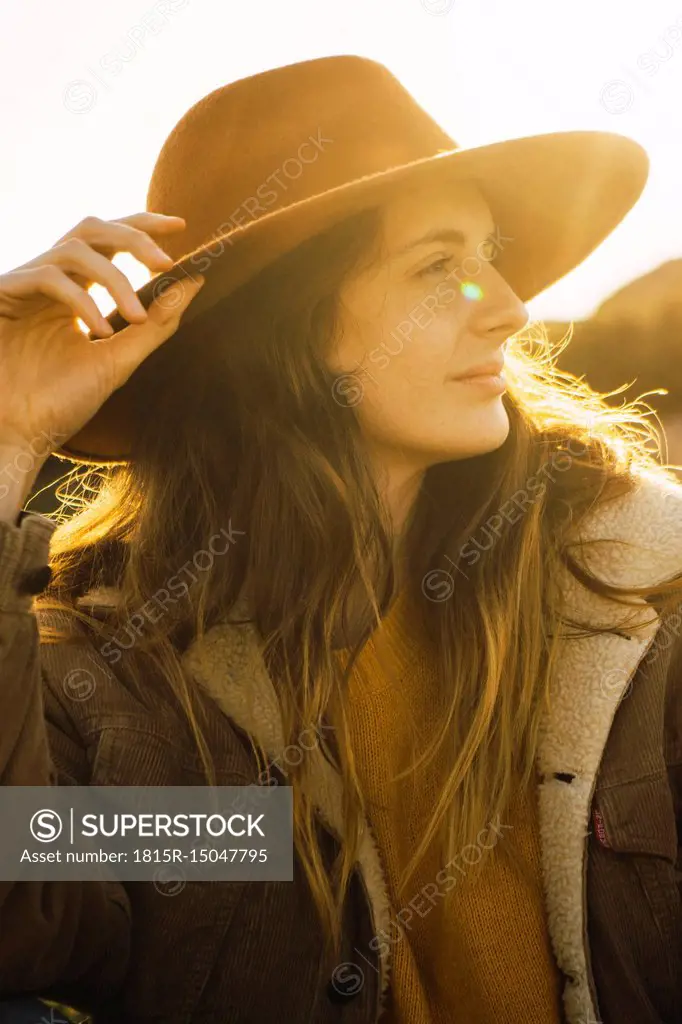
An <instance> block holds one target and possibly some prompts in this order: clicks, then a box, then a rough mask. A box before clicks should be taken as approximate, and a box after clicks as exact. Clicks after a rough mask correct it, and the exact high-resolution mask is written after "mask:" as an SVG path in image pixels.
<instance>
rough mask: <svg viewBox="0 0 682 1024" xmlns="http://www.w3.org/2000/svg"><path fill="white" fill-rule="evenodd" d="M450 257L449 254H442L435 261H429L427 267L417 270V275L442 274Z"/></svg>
mask: <svg viewBox="0 0 682 1024" xmlns="http://www.w3.org/2000/svg"><path fill="white" fill-rule="evenodd" d="M451 259H452V257H451V256H442V257H441V259H439V260H436V261H435V263H429V265H428V267H424V269H423V270H420V271H418V273H417V277H426V276H427V275H428V274H442V273H443V271H444V270H445V269H446V268H447V264H448V263H449V262H450V260H451Z"/></svg>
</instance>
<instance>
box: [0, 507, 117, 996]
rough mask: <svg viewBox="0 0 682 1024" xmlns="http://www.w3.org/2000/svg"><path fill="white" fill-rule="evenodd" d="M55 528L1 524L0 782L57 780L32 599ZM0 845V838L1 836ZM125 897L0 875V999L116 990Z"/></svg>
mask: <svg viewBox="0 0 682 1024" xmlns="http://www.w3.org/2000/svg"><path fill="white" fill-rule="evenodd" d="M55 528H56V524H55V523H53V522H52V521H51V520H48V519H46V518H45V517H44V516H39V515H36V514H26V513H24V514H22V515H20V516H19V517H18V519H17V521H15V522H14V523H11V522H7V521H0V782H1V783H2V784H3V785H5V786H27V785H30V786H47V785H54V784H55V783H56V778H57V776H56V772H55V769H54V767H53V765H52V763H51V759H50V748H49V738H48V733H47V727H46V723H45V719H44V714H43V695H42V678H41V671H40V643H39V633H38V623H37V619H36V616H35V613H34V611H33V595H34V594H36V593H38V592H40V590H42V589H43V588H44V586H45V585H46V583H47V580H48V578H49V548H50V538H51V536H52V533H53V532H54V530H55ZM0 842H2V840H1V839H0ZM130 930H131V928H130V903H129V901H128V897H127V895H126V893H125V890H124V888H123V886H122V885H120V884H119V883H110V882H6V881H1V880H0V998H2V997H7V996H9V995H15V994H19V993H27V992H35V993H39V994H43V995H46V994H48V992H53V993H55V996H53V997H54V998H59V997H60V996H59V993H61V992H63V993H68V994H69V997H70V998H73V996H74V993H75V994H77V996H78V1000H79V1001H78V1003H76V1005H78V1006H79V1007H80V1006H82V1007H83V1008H84V1009H90V1008H91V1007H96V1006H97V1004H98V1003H101V1002H102V1001H106V1000H107V999H108V998H110V997H111V996H113V995H114V993H115V992H116V991H117V990H118V989H119V988H120V986H121V984H122V981H123V978H124V976H125V972H126V968H127V964H128V959H129V955H130Z"/></svg>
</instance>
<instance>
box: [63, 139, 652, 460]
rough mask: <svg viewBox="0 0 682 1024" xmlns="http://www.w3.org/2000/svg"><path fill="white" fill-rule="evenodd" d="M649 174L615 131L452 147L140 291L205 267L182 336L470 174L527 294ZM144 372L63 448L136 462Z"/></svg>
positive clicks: (288, 217)
mask: <svg viewBox="0 0 682 1024" xmlns="http://www.w3.org/2000/svg"><path fill="white" fill-rule="evenodd" d="M648 170H649V159H648V156H647V154H646V151H645V150H644V149H643V148H642V147H641V146H640V145H639V144H638V143H637V142H635V141H634V140H633V139H630V138H627V137H625V136H622V135H619V134H616V133H612V132H598V131H574V132H552V133H549V134H546V135H533V136H528V137H524V138H517V139H509V140H505V141H502V142H495V143H491V144H489V145H485V146H477V147H472V148H469V149H466V148H462V149H453V150H448V151H445V152H442V153H438V154H436V155H434V156H431V157H428V158H426V159H424V160H418V161H414V162H412V163H409V164H405V165H401V166H399V167H393V168H390V169H388V170H386V171H383V172H381V173H379V174H373V175H370V176H368V177H364V178H359V179H356V180H354V181H351V182H348V183H347V184H344V185H342V186H339V187H338V188H334V189H331V190H328V191H326V192H324V193H322V194H320V195H317V196H313V197H310V198H307V199H305V200H303V201H301V202H298V203H293V204H291V205H289V206H287V207H284V208H283V209H280V210H275V211H272V212H271V213H268V214H266V215H265V216H263V217H260V218H259V219H257V220H253V221H252V222H251V223H248V224H244V225H242V226H240V227H237V228H235V229H234V230H232V231H229V232H227V233H225V234H224V235H220V236H216V237H215V238H214V239H212V240H211V242H210V243H208V244H206V245H203V246H201V247H199V248H197V249H195V250H193V251H192V252H190V253H187V254H186V255H184V256H183V257H182V258H181V259H180V260H178V261H177V262H176V263H175V264H174V265H173V266H172V267H171V268H170V269H169V270H166V271H164V272H163V273H162V274H159V275H156V276H155V277H153V278H152V279H151V280H149V281H147V282H146V283H145V284H144V285H143V286H142V287H140V288H139V289H137V295H138V296H139V298H140V300H141V302H142V304H143V305H144V306H145V308H148V307H149V306H150V305H151V303H152V301H153V300H154V298H155V297H157V296H159V295H163V293H164V291H165V290H166V289H167V288H168V287H169V286H170V284H171V283H172V282H173V281H176V280H182V279H183V278H184V277H186V276H196V275H197V274H198V273H201V274H203V276H204V277H205V279H206V283H205V284H204V286H203V288H202V289H201V291H200V292H199V294H198V295H197V296H196V297H195V298H194V299H193V300H192V302H191V303H190V305H189V307H188V308H187V310H186V311H185V313H184V314H183V317H182V319H181V322H180V325H179V327H178V331H177V332H176V334H177V333H178V332H180V331H183V333H184V331H185V329H186V327H187V325H188V324H189V323H191V322H192V320H194V319H195V318H196V317H197V316H199V315H201V313H203V312H205V311H206V310H207V309H209V308H211V307H212V306H213V305H215V304H216V303H217V302H218V301H219V300H220V299H222V298H224V297H226V296H227V295H228V294H229V293H230V292H232V291H234V290H235V289H236V288H238V287H239V286H240V285H242V284H244V283H246V282H247V281H248V280H249V279H250V278H252V277H253V276H254V275H255V274H257V273H258V271H259V270H262V269H263V267H265V266H266V265H267V264H269V263H271V262H272V261H273V260H275V259H277V258H278V257H279V256H282V255H283V254H284V253H286V252H288V251H291V250H292V249H294V248H296V246H297V245H299V244H301V243H302V242H303V241H305V240H306V239H308V238H310V237H311V236H313V235H315V234H318V233H319V232H321V231H324V230H325V229H326V228H328V227H331V226H332V225H333V224H335V223H337V222H338V221H340V220H342V219H344V218H345V217H348V216H351V215H353V214H354V213H357V212H359V211H360V210H362V209H366V208H368V207H369V206H373V205H376V204H378V203H380V202H383V201H386V200H387V199H388V198H389V197H390V194H391V193H392V192H394V190H395V191H398V192H399V191H400V190H401V189H404V187H405V185H406V183H407V182H412V181H413V182H414V184H415V185H419V184H421V185H424V184H427V183H428V182H429V180H431V179H433V180H440V179H442V177H443V176H444V175H445V176H447V177H448V178H451V179H452V180H453V182H455V181H457V180H464V179H470V180H473V181H475V182H476V184H477V185H478V187H479V188H480V190H481V192H482V194H483V196H484V198H485V199H486V201H487V203H488V205H489V207H490V210H491V213H492V216H493V219H494V221H495V224H496V226H497V227H498V229H499V230H500V234H501V236H502V237H503V238H504V239H505V240H506V242H505V244H504V246H503V247H502V248H501V251H500V254H499V256H498V257H497V258H496V264H495V265H496V268H497V269H498V270H499V272H500V273H501V274H502V275H503V277H504V278H505V279H506V280H507V281H508V283H509V284H510V286H511V287H512V288H513V289H514V291H515V292H516V294H517V295H518V296H519V298H520V299H521V301H522V302H528V301H529V300H530V299H532V298H534V297H535V296H536V295H538V294H539V293H540V292H542V291H544V290H545V289H546V288H548V287H549V286H550V285H551V284H554V283H555V282H556V281H558V280H560V279H561V278H562V277H564V276H565V275H566V274H567V273H569V272H570V271H571V270H573V269H574V268H575V267H577V266H578V265H579V264H580V263H582V262H583V260H585V259H586V258H587V257H588V256H589V255H590V253H592V252H593V251H594V250H595V249H596V248H597V246H598V245H599V244H600V243H601V242H602V241H603V240H604V239H605V238H606V237H607V236H608V235H609V234H610V233H611V231H613V229H614V228H615V227H616V226H617V225H618V224H619V223H620V221H621V220H622V219H623V217H624V216H625V215H626V214H627V213H628V211H629V210H630V209H631V208H632V207H633V206H634V204H635V202H636V201H637V199H638V198H639V196H640V195H641V193H642V190H643V188H644V185H645V184H646V180H647V175H648ZM160 212H172V211H160ZM107 319H108V320H109V322H110V323H111V324H112V326H113V327H114V329H115V330H121V329H122V328H124V327H125V326H127V323H128V321H126V320H125V319H124V318H123V317H122V316H121V314H120V313H119V312H118V310H114V311H113V312H112V313H110V314H109V316H108V317H107ZM110 343H114V344H115V341H114V342H110ZM136 373H137V371H135V373H133V374H132V375H131V377H130V378H129V379H128V381H126V383H125V384H124V385H123V387H121V388H119V389H118V390H117V391H115V392H114V393H113V394H112V395H111V396H110V397H109V398H108V399H107V401H106V402H105V403H104V404H103V405H102V407H101V408H100V409H99V410H98V412H97V413H96V414H95V416H93V417H92V419H91V420H90V421H89V422H88V423H86V424H85V426H84V427H82V428H81V429H80V430H79V431H78V433H77V434H75V435H74V436H73V437H71V438H69V440H68V441H67V442H66V443H65V444H63V445H62V446H61V447H60V448H59V449H57V452H56V454H58V455H60V456H63V457H65V458H68V459H71V460H74V461H77V462H85V463H92V464H118V463H123V462H127V461H128V460H129V458H130V451H131V442H132V438H133V436H134V435H133V432H134V431H135V430H136V429H141V427H142V425H143V424H142V422H141V421H140V417H141V416H142V415H143V410H142V409H139V408H137V407H136V406H135V405H134V404H133V402H132V395H133V393H134V380H135V375H136Z"/></svg>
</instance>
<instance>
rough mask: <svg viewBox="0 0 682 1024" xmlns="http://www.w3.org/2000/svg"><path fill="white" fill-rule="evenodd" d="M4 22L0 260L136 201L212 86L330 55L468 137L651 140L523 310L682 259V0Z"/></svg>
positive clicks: (33, 8)
mask: <svg viewBox="0 0 682 1024" xmlns="http://www.w3.org/2000/svg"><path fill="white" fill-rule="evenodd" d="M0 17H1V22H0V25H1V31H0V104H1V108H0V109H2V133H3V147H2V148H3V160H2V163H1V164H0V272H1V271H6V270H9V269H11V268H12V267H15V266H18V265H20V264H21V263H23V262H25V261H26V260H28V259H30V258H32V257H33V256H36V255H38V254H39V253H40V252H42V251H43V250H45V249H47V248H49V247H50V246H51V245H52V244H53V243H54V242H55V241H56V239H57V238H58V237H59V236H60V235H62V234H64V232H65V231H67V230H68V228H69V227H71V226H73V225H74V224H76V223H77V222H78V221H79V220H81V219H82V218H83V217H84V216H86V215H88V214H95V215H97V216H100V217H104V218H107V219H109V218H113V217H120V216H124V215H125V214H129V213H134V212H137V211H138V210H142V209H144V204H145V196H146V191H147V184H148V181H149V177H150V174H151V171H152V167H153V165H154V162H155V159H156V156H157V154H158V152H159V149H160V148H161V145H162V144H163V141H164V139H165V138H166V136H167V135H168V133H169V132H170V131H171V129H172V128H173V126H174V124H175V123H176V122H177V121H178V120H179V118H180V117H181V116H182V115H183V114H184V113H185V111H186V110H187V109H188V108H189V107H190V106H191V105H192V104H193V103H194V102H196V101H197V100H198V99H200V98H201V97H202V96H204V95H206V94H207V93H209V92H210V91H211V90H213V89H215V88H217V87H218V86H220V85H223V84H225V83H227V82H230V81H234V80H236V79H238V78H242V77H244V76H245V75H249V74H254V73H256V72H258V71H261V70H264V69H266V68H270V67H276V66H278V65H283V64H289V63H292V62H294V61H297V60H306V59H309V58H312V57H319V56H326V55H331V54H342V53H357V54H360V55H362V56H366V57H371V58H373V59H375V60H379V61H381V62H382V63H384V64H386V65H387V66H388V67H389V68H390V70H391V71H393V73H394V74H396V75H397V76H398V78H400V79H401V81H402V82H403V83H404V84H405V85H406V86H407V88H408V89H409V90H410V91H411V92H412V94H413V95H414V96H415V98H416V99H417V100H418V101H419V102H420V103H421V104H422V106H424V107H425V108H426V109H427V110H428V111H429V113H431V114H432V116H433V117H435V119H436V120H437V121H439V122H440V124H441V125H442V126H443V127H444V128H445V129H446V131H448V132H449V134H450V135H452V136H453V137H454V138H455V139H456V140H457V142H458V143H459V144H460V145H466V146H470V145H478V144H483V143H487V142H493V141H495V140H498V139H503V138H513V137H514V136H521V135H531V134H535V133H541V132H549V131H561V130H566V129H603V130H608V131H617V132H621V133H622V134H625V135H629V136H631V137H632V138H634V139H636V140H637V141H638V142H640V143H642V144H643V145H644V146H645V148H646V149H647V151H648V153H649V155H650V158H651V161H652V170H651V176H650V179H649V183H648V184H647V187H646V190H645V192H644V194H643V196H642V198H641V199H640V201H639V203H638V204H637V206H636V207H635V209H634V210H633V211H632V212H631V213H630V214H629V215H628V217H627V218H626V219H625V221H623V223H622V224H621V225H620V226H619V227H618V228H617V229H616V231H614V232H613V234H612V235H611V236H610V237H609V239H607V241H606V242H605V243H604V244H603V245H602V246H601V247H600V248H599V250H598V251H597V252H596V253H595V254H593V255H592V256H591V257H590V258H589V259H588V260H586V261H585V262H584V263H583V264H582V266H581V267H579V268H578V269H577V270H576V271H574V272H573V273H572V274H569V275H568V276H567V277H566V278H565V279H564V280H563V281H562V282H560V283H558V284H556V285H555V286H553V287H552V288H550V289H548V290H547V291H546V292H545V293H544V294H543V295H542V296H539V297H538V298H537V299H535V300H534V301H533V302H532V303H530V304H529V308H530V312H531V314H532V316H533V317H546V318H548V319H570V318H579V317H582V316H586V315H589V314H590V312H591V311H592V310H593V309H594V308H595V306H596V305H598V304H599V302H601V301H602V299H604V298H606V296H607V295H608V294H609V293H610V292H612V291H613V290H615V289H616V288H618V287H620V286H621V285H622V284H624V283H625V282H627V281H628V280H631V279H632V278H634V277H637V276H638V275H640V274H642V273H645V272H646V271H648V270H650V269H652V268H653V267H655V266H657V265H658V264H659V263H661V262H663V261H664V260H666V259H670V258H672V257H679V256H682V198H681V194H680V189H681V184H682V118H680V100H681V99H682V0H655V2H654V3H642V2H641V0H598V2H595V0H571V3H559V2H558V0H553V2H548V0H514V2H513V3H510V2H509V0H344V2H343V3H340V4H332V3H329V2H326V3H325V2H320V0H286V2H282V0H252V2H246V3H237V2H235V0H227V2H226V0H151V2H149V0H117V2H116V3H115V4H113V3H112V4H93V3H92V0H62V2H61V3H59V4H48V3H45V0H22V2H21V3H18V4H9V3H8V4H6V5H4V6H3V9H2V14H1V16H0ZM145 26H151V28H150V27H145ZM121 260H122V261H121ZM116 262H117V263H118V264H119V265H120V266H122V267H124V269H125V270H126V272H127V273H129V276H131V278H132V279H133V280H134V283H135V286H136V287H139V285H140V284H142V283H143V281H144V280H146V277H147V274H146V272H145V271H143V270H142V268H141V267H139V265H137V266H136V265H135V264H134V261H132V259H130V261H129V262H126V258H125V257H123V258H121V257H117V260H116ZM135 275H137V276H135ZM111 304H112V303H111V301H110V300H109V301H105V302H104V303H103V305H104V306H106V308H107V309H109V308H111Z"/></svg>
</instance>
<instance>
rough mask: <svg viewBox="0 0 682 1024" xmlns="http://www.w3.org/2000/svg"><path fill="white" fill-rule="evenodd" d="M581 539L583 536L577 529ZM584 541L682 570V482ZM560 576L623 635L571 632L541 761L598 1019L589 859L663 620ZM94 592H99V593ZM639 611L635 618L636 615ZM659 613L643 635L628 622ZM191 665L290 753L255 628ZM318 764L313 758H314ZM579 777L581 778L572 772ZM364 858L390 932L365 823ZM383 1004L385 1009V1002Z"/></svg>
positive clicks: (601, 513)
mask: <svg viewBox="0 0 682 1024" xmlns="http://www.w3.org/2000/svg"><path fill="white" fill-rule="evenodd" d="M576 539H578V536H576ZM579 539H582V540H588V539H589V540H604V539H609V540H610V541H616V542H618V543H616V544H612V543H609V544H600V545H595V546H594V547H591V548H590V549H589V550H588V551H586V552H585V554H584V555H583V559H584V564H585V565H586V566H588V567H589V568H590V569H591V571H592V572H594V573H595V574H597V575H600V576H601V577H602V578H603V579H605V580H606V581H608V582H611V583H615V584H619V585H624V586H640V585H651V584H657V583H660V582H662V581H663V580H665V579H668V578H670V577H671V576H673V575H675V574H677V573H682V487H680V486H678V485H676V484H675V483H673V482H672V481H666V480H665V479H662V478H660V477H659V476H658V475H653V474H642V475H640V477H639V481H638V486H637V488H636V489H635V490H634V491H633V492H631V493H630V494H627V495H625V496H624V497H621V498H618V499H616V500H613V501H611V502H608V503H603V504H602V505H600V506H598V507H597V508H596V509H595V510H593V511H592V512H591V513H590V514H589V516H587V517H585V519H584V521H583V523H582V524H581V527H580V531H579ZM564 573H565V578H564V579H563V580H562V581H560V583H561V585H562V593H563V595H564V598H565V609H566V612H567V613H568V614H569V615H570V616H572V617H573V618H575V619H576V620H577V621H581V622H587V623H590V624H591V625H596V624H599V625H601V626H607V627H610V628H618V627H621V628H623V629H624V635H616V634H614V633H609V634H600V635H598V636H590V637H581V636H571V637H567V638H566V639H563V640H562V641H561V643H562V645H563V650H562V651H561V652H560V656H559V658H558V659H557V668H556V671H555V673H554V675H553V678H552V680H551V685H550V700H549V702H548V705H549V711H548V712H547V713H546V715H545V719H544V721H543V723H542V727H541V735H540V742H539V748H538V756H537V766H538V770H539V773H540V776H541V779H542V781H541V783H540V786H539V793H538V812H539V829H540V842H541V856H542V867H543V879H544V887H545V904H546V911H547V917H548V927H549V933H550V937H551V941H552V946H553V950H554V955H555V957H556V961H557V964H558V966H559V968H560V969H561V970H562V972H563V973H564V974H565V975H566V979H567V980H566V982H565V986H564V993H563V998H564V1006H565V1012H566V1017H567V1022H568V1024H585V1022H586V1021H590V1020H597V1019H598V1008H597V1006H596V1005H595V1003H594V1000H593V997H592V986H591V983H590V980H591V976H590V973H589V968H588V962H589V961H588V950H587V927H586V919H585V911H584V908H585V899H584V896H585V893H584V866H585V865H584V858H585V856H586V842H585V839H586V836H587V831H588V826H589V815H590V806H591V801H592V794H593V790H594V787H595V783H596V777H597V771H598V768H599V764H600V761H601V758H602V754H603V751H604V748H605V745H606V741H607V738H608V735H609V731H610V729H611V724H612V722H613V718H614V715H615V712H616V708H617V707H618V704H619V702H620V700H621V698H622V697H623V695H624V693H625V692H626V690H627V686H628V683H629V681H630V679H631V678H632V676H633V674H634V673H635V671H636V669H637V666H638V664H639V662H640V661H641V659H642V658H643V656H644V654H645V653H646V651H647V649H648V648H649V646H650V644H651V643H652V641H653V639H654V636H655V634H656V632H657V630H658V628H659V626H660V619H659V617H658V616H657V615H655V613H654V612H653V611H652V609H651V608H650V607H649V606H645V605H644V603H643V602H642V603H639V604H638V605H636V606H635V607H634V610H627V609H623V608H622V607H621V606H618V605H617V604H616V603H615V602H613V601H610V600H608V599H605V598H602V597H599V596H597V595H595V594H592V593H591V592H589V591H588V590H587V589H586V588H585V587H584V586H583V585H582V584H580V583H579V582H578V581H577V580H575V578H574V577H573V576H572V575H571V574H570V573H568V571H567V570H564ZM92 596H94V595H92ZM628 615H629V616H631V617H630V618H629V619H627V621H626V617H627V616H628ZM645 621H650V625H649V626H647V627H646V629H645V630H644V631H642V632H638V633H636V634H634V635H632V636H631V635H630V634H629V633H628V632H627V629H628V627H631V626H632V625H633V624H634V623H642V622H645ZM184 664H185V666H186V668H187V670H188V671H189V672H190V673H191V675H192V676H193V677H194V679H195V680H196V682H197V683H198V684H199V685H200V686H202V687H203V688H204V689H205V690H206V691H207V692H208V693H209V694H210V695H211V696H212V698H213V699H214V700H215V701H216V703H217V704H218V706H219V707H220V708H221V709H222V710H223V711H224V713H225V714H226V715H227V716H228V717H229V718H230V719H232V720H233V721H234V722H235V723H236V724H237V725H238V726H239V727H240V728H241V729H243V730H245V731H246V732H247V733H249V734H251V735H252V736H253V737H255V738H256V739H257V740H258V741H259V742H260V743H261V744H262V746H263V748H264V749H265V750H266V752H267V753H268V756H269V757H271V758H272V759H273V761H277V760H280V759H282V757H283V754H284V738H283V735H282V723H281V718H280V713H279V710H278V702H277V697H276V694H275V689H274V686H273V683H272V680H271V679H270V677H269V675H268V672H267V669H266V667H265V663H264V661H263V658H262V655H261V651H260V645H259V642H258V638H257V636H256V634H255V632H254V630H253V628H252V627H251V626H240V625H234V624H228V623H223V624H219V625H217V626H215V627H213V628H212V629H211V630H210V631H209V632H207V634H206V636H205V638H204V642H203V644H202V645H201V649H200V648H199V645H198V643H197V642H196V641H195V643H194V644H193V645H192V646H190V648H189V649H188V650H187V651H186V653H185V655H184ZM310 753H311V757H313V758H314V772H311V775H314V780H315V781H314V790H313V791H312V792H311V794H310V796H311V799H312V800H313V802H314V804H315V806H316V808H317V811H318V813H319V815H320V818H321V820H322V821H323V822H324V823H326V825H327V827H328V828H330V830H331V831H332V832H333V833H335V834H336V835H337V837H339V838H342V837H343V821H342V815H341V806H342V789H341V779H340V776H339V775H338V773H337V772H336V771H335V769H334V768H333V767H332V766H331V765H330V764H329V762H328V761H327V760H326V758H325V757H324V756H323V755H322V754H321V753H320V751H319V750H317V749H316V750H313V751H311V752H310ZM311 767H313V765H311ZM571 776H572V777H573V778H572V781H571V783H570V784H567V783H566V781H562V780H565V779H566V778H567V777H571ZM362 827H363V832H362V846H361V849H360V852H359V857H358V866H359V869H360V873H361V877H362V880H363V882H364V887H365V889H366V892H367V896H368V899H369V903H370V907H371V910H372V915H373V926H374V933H375V934H379V933H380V932H382V931H384V932H387V931H388V928H389V924H390V920H389V912H390V908H389V899H388V892H387V887H386V883H385V879H384V875H383V869H382V866H381V861H380V858H379V853H378V850H377V846H376V843H375V841H374V839H373V837H372V833H371V830H370V828H369V825H368V823H367V822H363V826H362ZM380 946H381V948H382V950H384V949H385V950H386V951H385V952H383V953H382V960H381V979H380V986H379V989H380V1007H381V1006H382V1005H383V1003H384V999H385V995H386V991H387V986H388V980H389V967H390V964H389V952H388V950H387V946H388V944H387V943H381V944H380ZM380 1007H379V1009H380Z"/></svg>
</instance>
